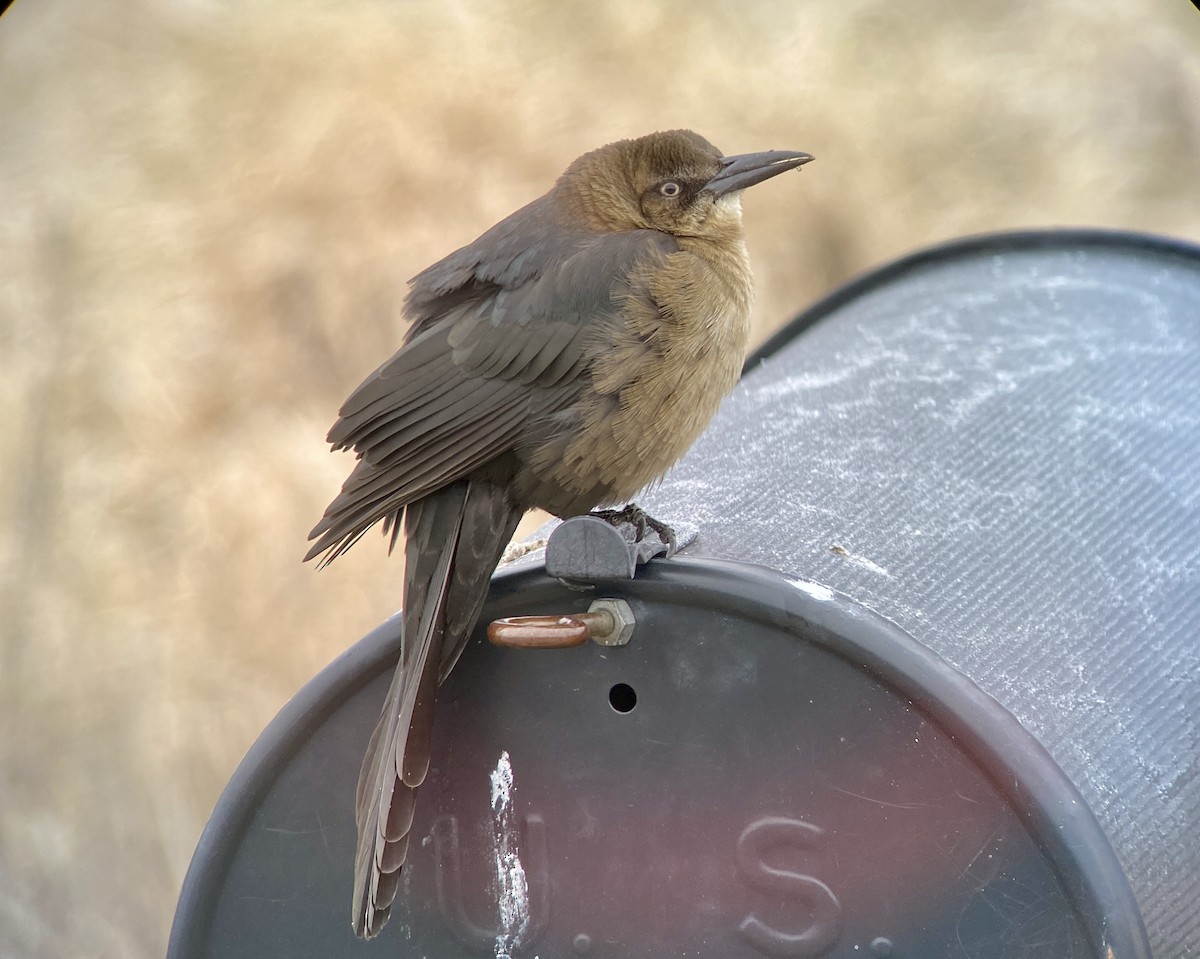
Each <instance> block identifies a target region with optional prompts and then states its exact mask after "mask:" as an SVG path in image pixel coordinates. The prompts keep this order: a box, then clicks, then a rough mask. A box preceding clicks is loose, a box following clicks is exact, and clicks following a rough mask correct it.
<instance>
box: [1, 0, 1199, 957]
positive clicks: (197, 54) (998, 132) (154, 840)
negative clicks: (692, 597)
mask: <svg viewBox="0 0 1200 959" xmlns="http://www.w3.org/2000/svg"><path fill="white" fill-rule="evenodd" d="M673 126H691V127H693V128H695V129H697V130H698V131H700V132H701V133H703V134H704V135H706V136H708V137H709V138H710V139H712V140H713V141H714V142H716V143H717V144H718V146H720V147H721V148H723V149H725V150H727V151H729V152H745V151H750V150H759V149H765V148H770V147H780V148H793V149H804V150H808V151H810V152H812V153H814V154H816V156H817V161H816V162H815V163H814V164H812V165H811V166H809V167H806V168H805V170H804V173H803V175H792V174H788V175H786V176H784V177H781V178H780V179H779V180H776V181H772V182H771V183H770V184H769V185H766V186H763V187H760V188H758V189H756V190H755V191H752V192H751V194H750V195H748V198H747V202H746V204H745V207H746V220H747V227H748V231H749V242H750V247H751V255H752V256H753V258H754V260H755V262H756V265H757V275H758V281H759V300H758V308H757V320H756V322H757V327H756V329H757V335H758V338H760V339H761V338H762V337H763V336H765V335H766V334H767V333H768V332H769V331H770V330H771V329H773V328H774V327H776V326H777V325H778V324H780V323H781V322H782V321H784V320H786V319H787V318H788V317H789V316H790V315H792V314H793V313H795V312H796V311H797V310H798V309H799V308H801V307H802V306H804V305H805V304H806V303H808V302H810V301H811V300H812V299H814V298H815V297H817V296H818V295H820V294H821V293H823V292H825V291H827V290H828V289H830V288H831V287H832V286H833V285H835V284H837V283H839V282H841V281H842V280H844V279H846V278H847V277H849V276H851V275H852V274H854V273H856V272H858V271H861V270H863V269H866V268H868V267H870V266H872V265H874V264H878V263H879V262H881V261H884V260H886V259H889V258H891V257H893V256H895V255H897V254H899V253H902V252H904V251H906V250H910V249H912V248H914V247H918V246H921V245H924V244H928V243H930V242H933V241H937V240H942V239H946V238H951V237H955V236H958V235H962V234H966V233H972V232H980V231H986V230H994V229H1000V228H1006V227H1019V226H1031V225H1044V224H1081V225H1104V226H1116V227H1133V228H1138V229H1146V230H1156V231H1161V232H1166V233H1172V234H1177V235H1182V236H1189V237H1192V238H1200V14H1197V12H1196V11H1195V9H1194V8H1193V7H1192V6H1191V5H1190V4H1189V3H1188V2H1187V0H1141V2H1128V0H1102V2H1098V0H1056V2H1054V3H1044V2H1034V0H1025V2H1000V0H997V2H984V0H976V2H966V3H964V2H951V0H945V2H939V0H913V2H909V3H892V2H888V0H836V2H834V0H825V2H792V0H788V2H770V0H742V2H739V3H697V2H678V3H648V2H644V0H639V2H635V0H629V2H618V3H597V2H559V0H528V2H519V0H507V2H495V0H458V2H446V0H436V2H433V0H427V2H418V0H412V2H405V0H342V2H339V3H326V2H315V0H303V2H296V0H288V2H284V0H103V2H99V0H17V3H16V5H15V6H14V7H13V8H12V9H11V10H10V11H9V12H8V13H7V14H6V15H5V16H4V17H3V18H2V19H0V422H2V423H3V427H2V428H0V463H2V464H3V467H2V468H0V631H2V638H3V642H2V644H0V729H2V731H3V736H2V738H0V955H3V956H5V957H14V959H21V957H35V956H36V957H64V956H71V957H74V956H117V957H135V959H139V957H153V956H159V955H161V954H162V952H163V950H164V948H165V943H166V936H167V932H168V929H169V925H170V921H171V915H172V911H173V909H174V904H175V897H176V895H177V893H178V890H179V885H180V882H181V881H182V878H183V874H184V870H185V869H186V868H187V864H188V861H189V858H190V856H191V852H192V849H193V846H194V844H195V841H196V838H197V836H198V834H199V831H200V829H201V827H202V826H203V824H204V822H205V819H206V817H207V815H208V813H209V811H210V810H211V808H212V805H213V803H214V802H215V800H216V798H217V796H218V794H219V792H220V789H221V787H222V785H223V783H224V782H225V780H226V779H227V777H228V776H229V774H230V772H231V771H232V769H233V767H234V765H235V764H236V762H237V761H238V759H239V758H240V757H241V755H242V753H243V752H244V751H245V749H246V748H247V746H248V745H249V744H250V743H251V742H252V741H253V739H254V737H255V735H256V734H257V732H258V731H259V730H260V729H261V728H262V726H263V725H264V724H265V723H266V722H267V721H268V720H269V719H270V718H271V716H272V715H273V714H274V713H275V711H276V710H277V709H278V708H279V707H280V706H281V705H282V704H283V703H284V702H285V701H286V700H287V698H288V697H289V696H290V695H291V694H292V693H293V692H294V691H295V690H296V689H297V688H298V687H299V686H300V685H301V684H302V683H303V682H304V681H305V680H306V679H307V678H308V677H309V676H311V675H312V674H313V673H314V672H315V671H317V670H318V669H319V668H320V667H321V666H322V665H324V664H325V663H326V662H328V661H329V660H330V659H331V658H332V657H333V656H334V655H336V654H337V653H338V652H339V651H340V650H341V649H342V648H343V647H344V646H345V645H347V644H348V643H349V642H351V641H352V640H354V639H355V638H357V637H358V636H360V635H361V634H362V633H363V632H365V631H366V630H367V629H368V628H370V627H371V626H373V625H375V624H376V623H377V622H379V621H380V620H381V619H383V618H384V617H385V616H386V615H388V614H389V613H391V612H392V611H393V609H394V608H395V607H396V606H397V605H398V602H399V587H398V572H399V568H398V563H397V562H395V561H394V560H393V561H392V562H387V561H385V558H384V549H383V544H382V542H381V541H380V540H379V539H378V538H376V537H371V538H369V539H368V540H367V541H365V542H364V543H363V544H362V545H360V546H358V547H357V548H356V549H355V550H353V551H352V552H351V553H350V555H349V556H347V557H346V558H345V559H344V560H341V561H339V562H338V563H337V564H335V565H334V567H332V568H331V569H329V570H326V571H324V572H322V573H319V574H318V573H317V572H315V571H314V570H313V569H311V568H308V567H302V566H301V565H300V563H299V558H300V556H301V554H302V553H303V551H304V536H305V534H306V532H307V530H308V529H309V527H310V526H311V525H312V523H313V522H314V521H315V519H316V518H317V517H318V516H319V515H320V513H321V510H322V509H323V508H324V505H325V503H326V502H327V500H328V499H329V498H330V497H331V496H332V494H333V493H334V492H335V491H336V489H337V486H338V484H339V483H340V481H341V479H342V478H343V476H344V475H345V473H346V471H347V470H348V469H349V465H350V461H349V458H348V457H345V456H333V455H331V454H329V453H328V452H327V450H326V448H325V446H324V444H323V442H322V437H323V435H324V432H325V430H326V428H327V427H328V426H329V424H330V422H331V419H332V416H333V413H334V411H335V410H336V408H337V405H338V403H339V402H340V400H341V399H342V398H343V397H344V395H345V394H346V393H347V392H348V391H349V390H350V389H351V388H352V387H353V386H354V385H355V384H356V383H357V382H358V380H359V379H360V378H361V377H362V376H363V375H364V374H366V373H367V372H369V370H370V369H371V368H373V367H374V366H375V365H376V364H377V363H378V362H380V361H381V360H382V359H383V358H385V357H386V356H387V355H388V354H389V353H390V352H391V350H392V349H393V347H394V346H395V345H396V343H397V342H398V339H399V336H400V330H401V328H400V325H399V318H398V317H397V315H396V308H395V307H396V304H397V302H398V301H399V298H400V296H401V295H402V293H403V290H404V281H405V280H406V278H407V277H408V276H410V275H411V274H412V273H414V272H416V270H417V269H419V268H421V267H423V266H425V265H426V264H427V263H429V262H431V261H432V260H433V259H435V258H437V257H438V256H440V255H442V254H444V253H447V252H449V251H450V250H452V249H453V248H455V247H456V246H459V245H461V244H463V243H465V242H468V241H470V240H471V239H473V238H474V237H475V236H476V235H477V234H478V233H479V232H480V231H481V230H482V229H483V228H485V227H487V226H488V225H490V224H491V223H492V222H493V221H494V220H496V219H498V218H499V217H500V216H502V215H504V214H505V213H508V212H509V211H511V210H512V209H514V208H515V207H516V206H518V205H520V204H521V203H524V202H525V201H527V200H529V199H531V198H533V197H534V196H536V195H537V194H539V193H541V192H542V191H543V190H544V189H546V188H547V187H548V186H549V184H550V182H551V181H552V179H553V177H554V176H555V175H557V173H558V172H560V170H561V169H562V168H563V166H564V165H565V164H566V163H567V162H568V161H569V160H570V159H571V158H572V157H574V156H575V155H576V154H577V153H580V152H582V151H583V150H585V149H589V148H591V147H593V146H597V145H599V144H600V143H602V142H606V141H608V140H610V139H615V138H618V137H623V136H631V135H638V134H641V133H645V132H649V131H651V130H654V129H661V128H668V127H673ZM347 788H352V784H347ZM347 915H348V913H347Z"/></svg>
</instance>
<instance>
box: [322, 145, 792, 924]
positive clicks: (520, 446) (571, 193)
mask: <svg viewBox="0 0 1200 959" xmlns="http://www.w3.org/2000/svg"><path fill="white" fill-rule="evenodd" d="M811 159H812V157H811V156H810V155H809V154H807V153H797V152H790V151H768V152H765V153H749V154H744V155H740V156H722V155H721V153H720V151H718V150H717V149H716V148H715V147H713V145H712V144H711V143H709V142H708V141H707V140H705V139H704V138H703V137H701V136H699V135H697V134H695V133H692V132H691V131H689V130H674V131H670V132H666V133H653V134H651V135H649V136H645V137H641V138H638V139H633V140H621V141H619V142H617V143H611V144H609V145H607V146H603V147H600V148H599V149H597V150H593V151H592V152H590V153H586V154H584V155H583V156H581V157H579V158H578V159H577V160H575V161H574V162H573V163H572V164H571V165H570V166H569V167H567V170H566V172H565V173H563V175H562V176H561V177H560V178H559V179H558V181H557V182H556V183H555V185H554V187H553V188H552V189H551V190H550V192H548V193H547V194H545V195H544V196H542V197H540V198H539V199H537V200H534V201H533V202H532V203H530V204H528V205H527V206H525V207H523V208H522V209H520V210H518V211H517V212H516V213H513V214H512V215H511V216H509V217H507V218H506V219H504V220H502V221H500V223H498V224H497V225H496V226H494V227H492V228H491V229H490V230H488V231H487V232H486V233H484V234H483V235H482V236H481V237H479V239H477V240H476V241H475V242H473V243H471V244H469V245H468V246H465V247H463V248H462V249H461V250H458V251H456V252H454V253H451V254H450V255H449V256H447V257H446V258H445V259H443V260H440V261H439V262H437V263H435V264H434V265H433V266H431V267H429V268H428V269H426V270H424V271H423V272H421V273H419V274H417V276H415V277H414V278H413V279H412V281H411V289H410V290H409V293H408V296H407V299H406V300H405V314H406V315H407V317H408V318H409V319H410V320H411V321H412V326H411V328H410V329H409V331H408V333H407V335H406V337H405V339H404V341H403V346H401V348H400V350H399V351H398V352H397V353H396V354H395V355H394V356H393V357H392V358H391V359H389V360H388V361H387V362H386V363H384V364H383V365H382V366H381V367H379V369H377V370H376V371H375V372H374V373H372V374H371V375H370V376H369V377H368V378H367V379H366V381H365V382H363V384H362V385H361V386H359V387H358V389H356V390H355V391H354V393H353V394H351V396H350V398H349V399H348V400H346V402H345V404H344V405H343V406H342V408H341V410H340V412H339V418H338V420H337V422H336V423H335V424H334V426H333V428H332V430H331V431H330V433H329V442H330V443H331V444H332V445H333V448H334V449H335V450H337V449H353V450H354V451H355V452H356V453H357V454H358V463H357V465H356V466H355V467H354V470H353V472H352V473H351V474H350V476H349V478H348V479H347V480H346V482H345V484H344V485H343V487H342V491H341V493H340V494H339V495H338V496H337V498H336V499H334V501H333V502H332V503H331V504H330V506H329V508H328V509H327V510H326V511H325V515H324V517H323V518H322V519H321V521H320V522H319V523H318V524H317V526H316V528H314V529H313V531H312V533H311V534H309V539H310V540H316V542H315V543H314V544H313V547H312V549H311V550H310V551H309V553H308V555H307V556H306V557H305V559H306V560H308V559H313V558H315V557H317V556H322V554H323V563H322V565H324V564H326V563H329V562H330V561H331V560H333V559H335V558H336V557H337V556H339V555H341V554H342V553H343V552H344V551H345V550H346V549H348V548H349V547H350V546H351V545H353V544H354V543H355V542H356V541H357V540H358V538H359V537H360V536H362V534H363V533H364V532H366V530H367V529H368V528H370V527H371V526H373V525H375V524H376V523H379V522H381V521H382V524H383V531H384V534H385V535H390V541H391V545H392V546H395V544H396V541H397V539H398V537H399V535H400V530H401V526H403V530H404V536H405V564H406V565H405V578H404V613H403V641H402V644H401V653H400V661H399V664H398V665H397V668H396V672H395V676H394V678H393V680H392V684H391V688H390V689H389V690H388V693H387V698H386V700H385V702H384V707H383V711H382V714H381V715H380V717H379V723H378V725H377V726H376V727H375V731H374V733H373V734H372V736H371V740H370V743H369V745H368V747H367V753H366V756H365V758H364V760H363V765H362V771H361V773H360V774H359V782H358V792H357V801H356V819H357V823H358V849H357V853H356V855H355V864H354V894H353V919H352V921H353V925H354V930H355V932H356V933H357V934H358V935H360V936H363V937H365V938H371V937H372V936H374V935H376V934H377V933H378V932H379V930H380V929H381V928H382V926H383V924H384V923H385V922H386V921H387V916H388V912H389V910H390V908H391V904H392V902H393V900H394V898H395V895H396V888H397V885H398V883H399V877H400V867H401V865H402V864H403V862H404V859H405V855H406V853H407V849H408V836H409V829H410V827H411V825H412V820H413V808H414V794H415V790H416V787H417V786H419V785H420V784H421V782H422V780H423V779H424V778H425V774H426V771H427V770H428V768H429V758H430V757H429V743H430V732H431V728H432V722H433V707H434V698H435V694H436V691H437V687H438V684H439V683H440V682H441V681H442V680H443V679H445V677H446V675H447V674H448V673H449V672H450V670H451V669H452V668H453V667H454V664H455V662H456V661H457V659H458V657H459V655H460V654H461V653H462V651H463V647H464V646H465V645H466V643H467V640H468V638H469V637H470V635H471V632H472V630H473V628H474V626H475V623H476V620H477V619H478V617H479V614H480V610H481V608H482V606H483V602H484V599H485V597H486V594H487V589H488V583H489V580H490V578H491V574H492V572H493V570H494V569H495V567H496V564H497V562H498V561H499V558H500V555H501V552H502V551H503V549H504V547H505V545H506V544H507V543H508V541H509V539H510V538H511V536H512V534H513V531H514V529H515V528H516V525H517V522H518V521H519V520H520V518H521V516H522V514H524V513H525V511H526V510H528V509H531V508H533V507H540V508H542V509H545V510H548V511H549V512H551V513H554V514H556V515H558V516H563V517H566V516H572V515H576V514H579V513H586V512H588V511H589V510H591V509H593V508H595V507H598V506H610V505H615V504H619V503H625V502H628V501H629V499H630V497H632V496H633V495H634V494H636V493H637V492H638V491H639V490H640V489H642V488H643V487H645V486H647V485H648V484H650V483H652V482H654V481H655V480H657V479H658V478H660V477H661V476H662V475H663V474H664V473H665V472H666V471H667V469H668V468H669V467H670V466H671V464H672V463H674V462H675V460H677V459H678V458H679V457H680V456H681V455H682V454H683V453H684V452H685V451H686V450H687V448H688V447H689V446H690V445H691V444H692V442H693V441H694V440H695V439H696V437H697V436H699V434H700V432H701V431H702V430H703V429H704V427H705V426H706V425H707V424H708V422H709V420H710V419H711V418H712V416H713V414H714V413H715V412H716V409H717V406H718V404H719V403H720V401H721V399H722V398H723V397H724V396H725V394H727V393H728V392H729V391H730V389H732V388H733V385H734V382H735V381H736V380H737V377H738V373H739V370H740V369H741V365H742V361H743V357H744V354H745V349H746V345H747V340H748V336H749V330H750V302H751V296H752V292H753V283H752V279H751V274H750V264H749V261H748V259H747V256H746V247H745V245H744V243H743V239H742V216H741V200H740V195H741V191H742V190H743V189H745V188H746V187H749V186H753V185H754V184H756V183H759V182H761V181H763V180H766V179H767V178H769V177H772V176H775V175H776V174H778V173H782V172H783V171H785V170H791V169H795V168H796V167H799V166H800V165H801V164H804V163H807V162H808V161H809V160H811ZM402 521H403V522H402Z"/></svg>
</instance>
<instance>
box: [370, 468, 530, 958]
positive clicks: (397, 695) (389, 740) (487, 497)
mask: <svg viewBox="0 0 1200 959" xmlns="http://www.w3.org/2000/svg"><path fill="white" fill-rule="evenodd" d="M404 509H405V515H404V526H405V534H406V544H405V584H404V617H403V623H404V635H403V640H402V644H401V653H400V662H399V664H398V665H397V667H396V673H395V675H394V677H393V679H392V683H391V686H390V687H389V688H388V692H387V696H386V698H385V700H384V706H383V711H382V712H381V714H380V717H379V722H378V724H377V725H376V727H375V731H374V732H373V733H372V735H371V740H370V742H369V744H368V746H367V753H366V756H365V757H364V759H363V766H362V770H361V772H360V773H359V782H358V790H357V795H356V816H355V818H356V820H357V822H358V850H357V853H356V855H355V874H354V900H353V924H354V931H355V932H356V933H357V934H358V935H360V936H362V937H364V938H367V939H370V938H372V937H373V936H375V935H376V934H377V933H378V932H379V930H380V929H382V928H383V925H384V923H385V922H386V921H387V917H388V912H389V910H390V908H391V904H392V902H393V900H394V899H395V895H396V890H397V888H398V886H399V881H400V868H401V866H402V865H403V863H404V860H405V857H406V855H407V851H408V841H409V830H410V829H411V827H412V821H413V814H414V809H415V803H414V800H415V793H416V787H417V786H419V785H420V784H421V783H422V782H423V781H424V779H425V775H426V773H427V771H428V769H429V760H430V739H431V736H432V731H433V716H434V712H433V709H434V702H435V698H436V693H437V686H438V683H439V682H440V680H441V678H443V677H444V676H445V674H446V673H448V672H449V666H447V665H446V664H447V662H449V663H450V665H453V661H454V660H457V658H458V655H459V654H460V653H461V651H462V649H463V647H465V645H466V643H467V641H468V640H469V639H470V635H471V632H472V630H473V629H474V627H475V622H476V620H477V619H478V618H479V613H480V611H481V610H482V608H483V603H484V600H485V599H486V596H487V588H488V582H489V580H490V578H491V574H492V571H493V570H494V569H495V567H496V563H497V562H498V561H499V557H500V554H501V552H502V551H503V549H504V547H505V545H506V544H507V543H508V540H509V538H511V536H512V533H513V530H514V529H515V528H516V524H517V522H518V521H519V520H520V518H521V513H522V511H521V510H519V509H517V508H516V507H514V506H513V505H512V504H511V503H509V501H508V498H507V496H506V494H505V490H504V488H503V486H502V485H498V484H495V483H491V482H488V481H486V480H483V479H480V478H479V477H476V476H472V477H468V478H466V479H464V480H460V481H459V482H456V483H453V484H451V485H450V486H447V487H444V488H442V489H440V490H437V491H436V492H434V493H431V494H430V495H428V496H425V497H423V498H421V499H419V500H417V501H415V502H413V503H410V504H408V505H407V506H406V507H405V508H404Z"/></svg>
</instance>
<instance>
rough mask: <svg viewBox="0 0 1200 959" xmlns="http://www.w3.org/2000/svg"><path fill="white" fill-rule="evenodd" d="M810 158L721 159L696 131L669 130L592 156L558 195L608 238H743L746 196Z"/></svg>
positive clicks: (790, 154)
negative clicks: (637, 234) (655, 233)
mask: <svg viewBox="0 0 1200 959" xmlns="http://www.w3.org/2000/svg"><path fill="white" fill-rule="evenodd" d="M811 159H812V156H810V155H809V154H807V153H799V152H795V151H790V150H769V151H766V152H763V153H744V154H740V155H738V156H722V154H721V151H720V150H718V149H717V148H716V147H714V146H713V145H712V144H711V143H709V142H708V141H707V140H706V139H704V137H702V136H700V135H699V134H697V133H693V132H692V131H691V130H669V131H667V132H664V133H651V134H650V135H649V136H644V137H639V138H637V139H636V140H619V141H617V142H616V143H610V144H608V145H607V146H602V147H600V148H599V149H597V150H593V151H591V152H590V153H585V154H584V155H583V156H581V157H580V158H579V159H578V160H576V161H575V162H574V163H572V164H571V165H570V166H569V167H568V168H567V170H566V172H565V173H564V174H563V175H562V176H561V177H560V178H559V181H558V183H557V185H556V186H555V193H556V194H557V195H558V197H559V198H560V200H561V201H562V202H563V203H564V204H565V206H566V207H567V208H568V209H569V210H570V211H571V213H572V214H574V215H576V216H579V215H582V216H583V217H584V218H585V220H586V221H587V223H588V225H589V226H590V227H591V228H593V229H596V230H600V231H604V232H621V231H625V230H661V231H662V232H664V233H671V234H673V235H675V236H714V237H719V236H722V235H727V234H735V235H739V236H740V233H741V191H742V190H744V189H745V188H746V187H748V186H753V185H754V184H755V183H761V182H762V181H763V180H766V179H768V178H770V177H773V176H775V175H776V174H779V173H782V172H784V171H785V170H793V169H795V168H797V167H799V166H801V165H802V164H805V163H807V162H808V161H809V160H811Z"/></svg>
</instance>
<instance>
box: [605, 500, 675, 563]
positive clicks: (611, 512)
mask: <svg viewBox="0 0 1200 959" xmlns="http://www.w3.org/2000/svg"><path fill="white" fill-rule="evenodd" d="M591 515H592V516H595V517H596V518H597V519H602V520H604V522H606V523H608V524H609V525H610V526H612V527H614V528H616V529H620V528H621V527H622V526H624V525H625V524H629V525H630V526H633V527H634V529H635V530H636V532H637V535H636V537H635V538H634V542H635V543H642V542H644V541H645V539H646V530H648V529H649V530H652V531H653V532H654V533H655V535H657V536H658V538H659V539H660V540H661V541H662V544H663V546H664V547H666V549H665V551H663V550H659V551H656V552H655V553H652V554H651V555H665V556H673V555H674V554H675V550H676V549H678V548H679V542H678V540H677V539H676V537H675V530H673V529H671V527H670V526H668V525H667V524H666V523H662V522H660V521H658V520H656V519H655V518H654V517H653V516H651V515H650V514H649V513H647V512H646V511H645V510H644V509H642V508H641V507H640V506H638V505H637V504H636V503H630V504H629V505H628V506H625V507H622V508H621V509H602V510H595V511H594V512H593V513H592V514H591Z"/></svg>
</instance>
